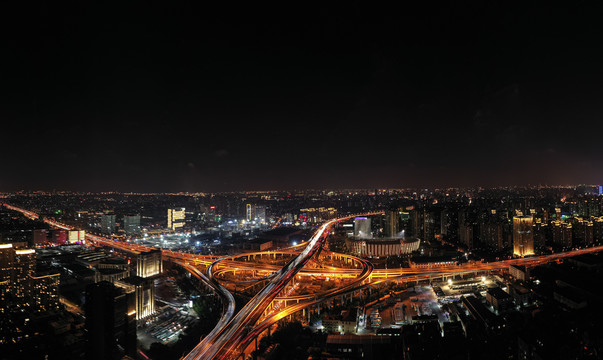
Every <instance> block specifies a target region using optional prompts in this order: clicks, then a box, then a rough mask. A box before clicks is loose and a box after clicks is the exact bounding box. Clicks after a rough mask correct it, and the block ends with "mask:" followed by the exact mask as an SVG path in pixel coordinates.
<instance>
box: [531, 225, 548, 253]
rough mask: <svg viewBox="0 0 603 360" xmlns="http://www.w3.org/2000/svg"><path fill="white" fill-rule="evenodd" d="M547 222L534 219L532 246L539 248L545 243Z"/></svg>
mask: <svg viewBox="0 0 603 360" xmlns="http://www.w3.org/2000/svg"><path fill="white" fill-rule="evenodd" d="M548 228H549V227H548V224H547V223H546V221H543V220H542V219H540V218H535V219H534V229H533V231H534V246H535V247H536V248H541V247H543V246H545V245H546V238H547V236H546V235H547V231H548Z"/></svg>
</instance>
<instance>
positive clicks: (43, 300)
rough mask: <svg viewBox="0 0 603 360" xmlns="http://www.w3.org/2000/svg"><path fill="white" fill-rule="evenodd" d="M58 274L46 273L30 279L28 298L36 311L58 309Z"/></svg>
mask: <svg viewBox="0 0 603 360" xmlns="http://www.w3.org/2000/svg"><path fill="white" fill-rule="evenodd" d="M60 275H61V274H60V273H57V272H48V273H44V274H36V275H34V276H32V277H31V279H30V281H31V284H30V286H31V290H30V296H31V299H32V300H33V306H34V308H35V309H36V311H40V312H42V311H50V310H57V309H58V308H59V277H60Z"/></svg>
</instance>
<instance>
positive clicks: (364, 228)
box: [354, 216, 373, 239]
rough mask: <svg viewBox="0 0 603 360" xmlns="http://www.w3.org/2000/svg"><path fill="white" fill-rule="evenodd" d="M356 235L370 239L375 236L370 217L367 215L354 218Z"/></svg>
mask: <svg viewBox="0 0 603 360" xmlns="http://www.w3.org/2000/svg"><path fill="white" fill-rule="evenodd" d="M354 236H355V237H358V238H362V239H370V238H372V237H373V233H372V230H371V219H370V218H367V217H366V216H359V217H356V218H354Z"/></svg>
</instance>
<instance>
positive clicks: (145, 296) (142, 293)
mask: <svg viewBox="0 0 603 360" xmlns="http://www.w3.org/2000/svg"><path fill="white" fill-rule="evenodd" d="M115 285H116V286H117V287H119V288H121V289H122V290H123V291H125V292H127V293H134V299H135V304H136V320H140V319H144V318H145V317H147V316H149V315H152V314H153V313H154V312H155V286H154V283H153V280H152V279H143V278H141V277H140V276H130V277H127V278H125V279H121V280H118V281H116V282H115Z"/></svg>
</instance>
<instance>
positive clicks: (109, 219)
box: [101, 214, 115, 234]
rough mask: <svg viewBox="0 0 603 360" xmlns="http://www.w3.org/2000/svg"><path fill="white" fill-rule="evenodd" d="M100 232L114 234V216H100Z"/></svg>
mask: <svg viewBox="0 0 603 360" xmlns="http://www.w3.org/2000/svg"><path fill="white" fill-rule="evenodd" d="M101 232H102V233H103V234H112V233H114V232H115V215H114V214H105V215H101Z"/></svg>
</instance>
